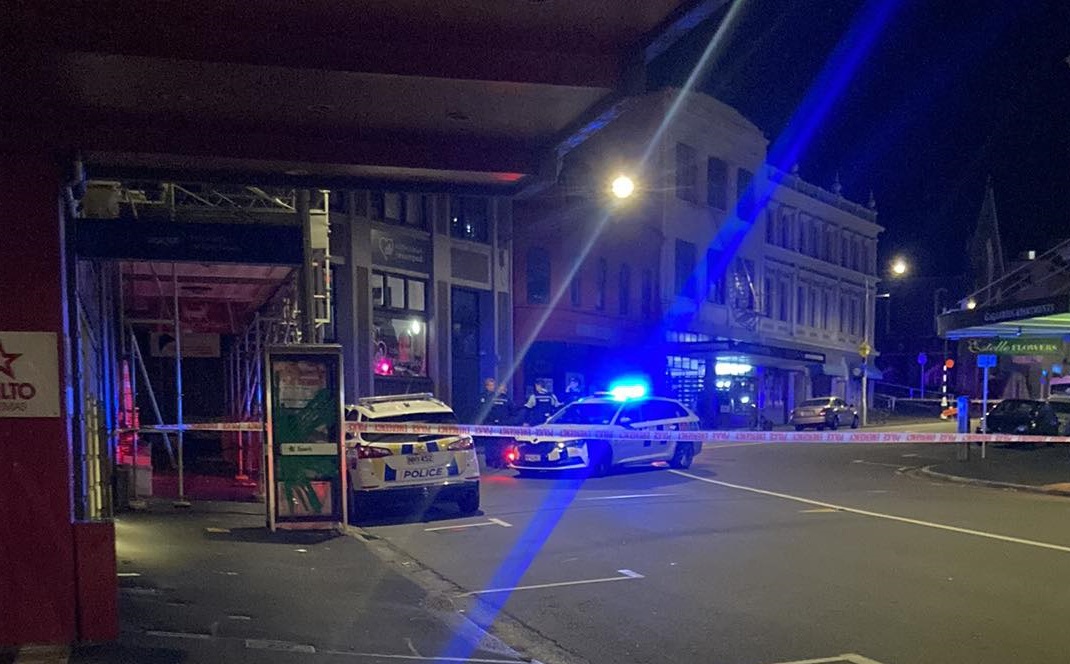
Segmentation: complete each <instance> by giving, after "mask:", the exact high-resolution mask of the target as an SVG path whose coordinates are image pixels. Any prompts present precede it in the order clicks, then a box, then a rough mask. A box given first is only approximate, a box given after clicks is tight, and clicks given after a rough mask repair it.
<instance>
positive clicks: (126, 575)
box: [115, 572, 141, 579]
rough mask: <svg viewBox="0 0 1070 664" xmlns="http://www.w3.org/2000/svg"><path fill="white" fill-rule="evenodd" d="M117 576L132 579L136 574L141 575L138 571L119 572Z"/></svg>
mask: <svg viewBox="0 0 1070 664" xmlns="http://www.w3.org/2000/svg"><path fill="white" fill-rule="evenodd" d="M115 576H117V577H119V578H120V579H130V578H133V577H136V576H141V575H140V574H138V573H137V572H119V573H118V574H116V575H115Z"/></svg>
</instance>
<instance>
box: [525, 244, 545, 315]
mask: <svg viewBox="0 0 1070 664" xmlns="http://www.w3.org/2000/svg"><path fill="white" fill-rule="evenodd" d="M527 277H528V304H546V303H547V302H549V301H550V252H548V251H546V250H545V249H543V248H542V247H531V248H530V249H528V255H527Z"/></svg>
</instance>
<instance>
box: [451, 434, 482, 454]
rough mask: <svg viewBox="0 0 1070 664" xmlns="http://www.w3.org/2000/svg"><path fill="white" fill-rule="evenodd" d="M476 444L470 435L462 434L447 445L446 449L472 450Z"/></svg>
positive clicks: (455, 450)
mask: <svg viewBox="0 0 1070 664" xmlns="http://www.w3.org/2000/svg"><path fill="white" fill-rule="evenodd" d="M473 447H475V445H474V444H473V443H472V438H471V437H469V436H461V437H460V438H458V439H457V440H455V441H453V442H452V443H450V444H449V445H447V446H446V449H447V450H449V451H450V452H460V451H461V450H470V449H472V448H473Z"/></svg>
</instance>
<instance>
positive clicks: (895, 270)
mask: <svg viewBox="0 0 1070 664" xmlns="http://www.w3.org/2000/svg"><path fill="white" fill-rule="evenodd" d="M909 269H910V266H909V265H907V262H906V260H904V259H903V257H902V256H897V257H896V258H895V260H893V261H892V274H894V275H895V276H897V277H901V276H903V275H904V274H906V273H907V270H909Z"/></svg>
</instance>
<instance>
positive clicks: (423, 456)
mask: <svg viewBox="0 0 1070 664" xmlns="http://www.w3.org/2000/svg"><path fill="white" fill-rule="evenodd" d="M346 420H347V421H349V422H362V423H366V424H430V425H435V424H457V416H456V415H454V413H453V410H452V409H451V408H450V407H449V406H447V405H446V404H445V403H443V402H442V401H440V400H438V399H436V398H435V397H434V396H432V395H431V394H402V395H394V396H381V397H368V398H365V399H359V400H358V401H357V402H356V403H355V404H354V405H351V406H347V407H346ZM346 465H347V467H348V468H349V486H350V514H358V515H359V514H362V513H364V512H367V511H368V509H369V504H370V502H371V499H372V498H383V499H387V500H390V501H400V500H402V499H405V498H413V497H430V498H434V499H441V500H446V501H454V502H456V503H457V507H458V508H459V509H460V511H461V512H463V513H465V514H470V513H472V512H475V511H477V510H478V509H479V462H478V460H477V458H476V450H475V446H474V445H473V444H472V439H471V438H470V437H469V436H445V435H442V434H434V433H431V434H414V433H367V432H364V433H360V434H359V435H349V436H347V437H346Z"/></svg>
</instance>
